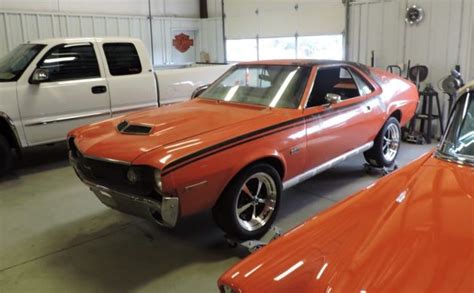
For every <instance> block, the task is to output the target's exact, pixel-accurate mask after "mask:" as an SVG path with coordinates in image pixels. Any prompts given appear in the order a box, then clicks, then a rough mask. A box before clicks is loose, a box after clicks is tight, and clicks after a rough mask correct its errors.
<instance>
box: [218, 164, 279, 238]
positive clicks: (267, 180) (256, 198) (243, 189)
mask: <svg viewBox="0 0 474 293" xmlns="http://www.w3.org/2000/svg"><path fill="white" fill-rule="evenodd" d="M281 191H282V185H281V179H280V175H279V174H278V172H277V171H276V170H275V168H273V167H272V166H270V165H267V164H256V165H253V166H250V167H248V168H246V169H244V170H243V171H242V172H240V173H239V174H238V175H237V176H236V177H235V178H234V179H233V180H232V182H231V183H230V184H229V185H228V186H227V188H226V189H225V191H224V192H223V194H222V195H221V198H220V199H219V201H218V202H217V204H216V205H215V207H214V208H213V210H212V211H213V216H214V220H215V221H216V224H217V225H218V226H219V227H220V228H221V229H222V230H224V232H226V233H227V234H228V235H229V236H231V237H234V238H237V239H240V240H248V239H259V238H261V237H262V236H263V235H264V234H265V233H266V232H267V231H268V230H269V229H270V228H271V225H272V223H273V222H274V220H275V217H276V215H277V212H278V208H279V204H280V195H281Z"/></svg>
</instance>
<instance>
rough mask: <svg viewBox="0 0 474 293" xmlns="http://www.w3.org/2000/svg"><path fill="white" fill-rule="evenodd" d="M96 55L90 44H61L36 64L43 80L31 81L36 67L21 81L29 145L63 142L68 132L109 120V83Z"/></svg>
mask: <svg viewBox="0 0 474 293" xmlns="http://www.w3.org/2000/svg"><path fill="white" fill-rule="evenodd" d="M97 56H98V50H97V48H95V46H94V44H92V43H89V42H84V43H83V42H81V43H68V44H60V45H57V46H54V47H52V48H51V49H49V50H48V51H47V52H46V54H45V55H44V57H43V58H41V59H40V61H39V62H38V64H37V65H36V71H35V73H36V72H38V71H41V73H42V81H38V82H36V83H34V82H33V81H32V80H33V75H34V73H33V74H32V72H33V70H34V69H35V66H33V68H32V69H31V70H29V71H30V72H29V74H25V78H23V79H22V80H20V81H19V82H18V87H17V92H18V103H19V109H20V113H21V117H22V122H23V126H24V130H25V135H26V139H27V141H28V145H37V144H44V143H50V142H56V141H60V140H64V139H66V135H67V132H68V131H69V130H71V129H73V128H75V127H78V126H80V125H83V124H88V123H92V122H95V121H98V120H101V119H104V118H108V117H110V99H109V94H108V91H107V90H108V89H107V83H106V80H105V75H104V71H103V68H102V66H101V65H100V63H99V62H98V58H97ZM28 78H29V80H28Z"/></svg>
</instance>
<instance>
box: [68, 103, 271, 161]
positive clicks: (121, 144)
mask: <svg viewBox="0 0 474 293" xmlns="http://www.w3.org/2000/svg"><path fill="white" fill-rule="evenodd" d="M271 112H272V110H270V109H267V108H264V107H259V106H246V105H236V104H230V103H218V102H216V101H208V100H201V99H199V100H192V101H188V102H183V103H179V104H174V105H170V106H164V107H161V108H153V109H150V110H146V111H141V112H136V113H132V114H129V115H124V116H120V117H117V118H113V119H109V120H106V121H103V122H100V123H95V124H91V125H87V126H84V127H81V128H79V129H77V130H74V131H72V132H71V133H70V135H71V136H74V137H75V138H76V139H75V143H76V145H77V147H78V148H79V150H80V151H81V152H82V153H84V154H86V155H89V156H94V157H99V158H108V159H114V160H120V161H126V162H133V161H134V160H135V159H136V158H138V157H139V156H140V155H142V154H144V153H148V152H150V151H152V150H155V149H159V148H164V147H167V146H170V147H173V146H174V148H175V149H177V150H179V149H180V148H183V145H186V146H187V147H188V148H189V144H191V146H194V148H190V149H189V151H192V149H196V148H199V147H200V146H199V144H204V142H203V139H202V136H203V135H204V134H209V133H213V134H214V135H213V136H212V140H213V141H219V140H220V139H224V137H221V136H223V135H239V134H241V133H242V132H243V131H245V130H244V129H251V128H252V127H258V125H259V123H258V122H262V118H264V117H266V116H269V114H270V113H271ZM255 120H257V123H252V121H255ZM263 120H264V119H263ZM123 121H127V122H128V124H130V125H136V126H146V127H150V128H151V130H150V133H148V134H146V135H139V134H124V133H121V132H120V131H119V130H118V125H119V124H120V123H121V122H123ZM249 125H250V126H249ZM244 126H246V127H244ZM229 129H230V133H229ZM221 134H222V135H221ZM197 141H199V143H196V142H197ZM207 141H209V140H207ZM207 141H206V142H207ZM180 142H183V143H181V144H180ZM193 142H194V143H193Z"/></svg>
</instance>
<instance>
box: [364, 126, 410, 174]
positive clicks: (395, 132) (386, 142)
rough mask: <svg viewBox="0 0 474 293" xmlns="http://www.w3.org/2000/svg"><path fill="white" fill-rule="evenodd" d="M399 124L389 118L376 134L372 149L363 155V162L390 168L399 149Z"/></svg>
mask: <svg viewBox="0 0 474 293" xmlns="http://www.w3.org/2000/svg"><path fill="white" fill-rule="evenodd" d="M400 140H401V130H400V123H399V122H398V120H397V119H396V118H395V117H390V118H389V119H388V120H387V122H386V123H385V125H384V127H383V128H382V130H380V132H379V133H378V134H377V137H376V138H375V140H374V145H373V146H372V148H371V149H370V150H368V151H366V152H365V153H364V157H365V160H366V161H367V162H368V163H369V164H370V165H372V166H374V167H379V168H380V167H390V166H392V165H393V164H394V163H395V159H396V158H397V155H398V151H399V149H400Z"/></svg>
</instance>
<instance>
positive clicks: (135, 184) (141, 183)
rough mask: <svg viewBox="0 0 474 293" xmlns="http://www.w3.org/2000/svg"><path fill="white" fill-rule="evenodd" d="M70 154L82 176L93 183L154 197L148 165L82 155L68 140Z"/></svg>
mask: <svg viewBox="0 0 474 293" xmlns="http://www.w3.org/2000/svg"><path fill="white" fill-rule="evenodd" d="M68 145H69V149H70V152H71V156H72V157H73V159H74V160H75V161H76V166H77V168H78V170H79V171H80V173H81V175H82V177H84V179H86V180H87V181H90V182H93V183H94V184H97V185H101V186H104V187H107V188H110V189H112V190H116V191H119V192H123V193H128V194H134V195H138V196H145V197H156V196H157V194H156V192H155V189H154V170H153V168H151V167H149V166H135V165H125V164H120V163H115V162H108V161H105V160H101V159H94V158H89V157H85V156H83V155H82V154H81V153H80V151H79V150H78V149H77V147H76V145H75V144H74V140H73V139H70V140H69V141H68Z"/></svg>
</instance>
